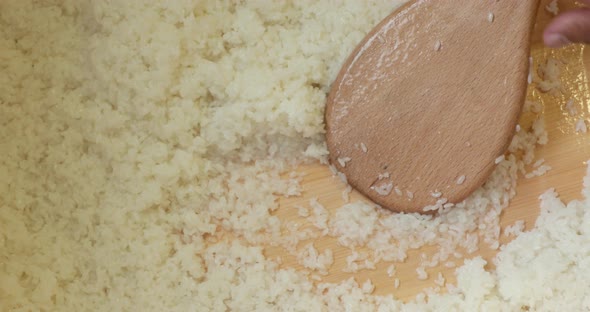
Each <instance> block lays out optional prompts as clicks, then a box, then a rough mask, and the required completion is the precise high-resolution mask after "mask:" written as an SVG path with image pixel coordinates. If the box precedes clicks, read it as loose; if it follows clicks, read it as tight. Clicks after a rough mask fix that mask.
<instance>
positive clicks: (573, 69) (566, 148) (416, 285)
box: [265, 1, 590, 300]
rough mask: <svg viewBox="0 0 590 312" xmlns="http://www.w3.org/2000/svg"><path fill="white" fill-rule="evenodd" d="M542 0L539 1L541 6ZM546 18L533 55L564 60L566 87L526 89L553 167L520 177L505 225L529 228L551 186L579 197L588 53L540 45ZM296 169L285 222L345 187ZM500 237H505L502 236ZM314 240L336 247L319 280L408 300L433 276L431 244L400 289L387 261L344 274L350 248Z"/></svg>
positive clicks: (401, 273)
mask: <svg viewBox="0 0 590 312" xmlns="http://www.w3.org/2000/svg"><path fill="white" fill-rule="evenodd" d="M546 2H547V1H545V3H544V4H542V5H545V4H546ZM568 4H569V5H572V2H565V3H560V5H561V7H562V8H564V6H565V5H568ZM549 17H550V15H549V14H548V13H547V12H545V11H544V10H542V9H541V12H540V14H539V20H538V22H537V30H536V31H535V33H534V36H533V45H532V55H533V56H534V57H535V60H536V63H537V64H539V63H541V62H544V61H545V60H547V59H548V58H550V57H555V58H559V59H563V60H565V61H566V64H565V65H564V68H565V70H564V72H563V73H562V78H563V79H562V81H563V83H564V88H563V90H562V91H561V92H559V93H557V94H541V93H539V92H536V91H534V88H529V91H528V92H529V94H528V96H529V97H534V98H536V99H537V100H539V101H541V102H543V104H544V111H543V115H544V117H545V120H546V127H547V130H548V132H549V144H548V145H546V146H542V147H539V148H538V158H544V159H545V160H546V163H547V164H549V165H550V166H552V167H553V169H552V170H551V171H550V172H548V173H547V174H546V175H544V176H542V177H538V178H533V179H524V178H521V179H520V180H519V185H518V187H517V196H516V197H515V198H514V200H513V201H512V203H511V205H510V207H509V208H508V209H506V210H505V211H504V213H503V215H502V221H501V223H502V226H503V227H504V226H506V225H510V224H513V223H514V222H515V221H516V220H525V222H526V228H527V229H531V228H532V227H533V226H534V222H535V220H536V217H537V215H538V213H539V207H538V197H539V195H540V194H541V193H543V192H544V191H546V190H547V189H549V188H555V189H556V190H557V192H559V194H560V195H561V198H562V199H563V200H565V201H569V200H572V199H576V198H581V194H580V191H581V182H582V178H583V176H584V174H585V168H586V165H585V161H586V160H588V159H590V134H582V133H576V132H575V131H574V124H575V122H576V121H577V120H578V118H579V117H584V118H588V117H589V116H590V114H589V113H588V110H589V106H590V91H589V90H590V89H589V86H588V80H587V78H586V74H585V72H586V71H588V70H590V55H584V57H583V58H582V54H583V53H584V49H583V47H580V46H577V47H571V48H568V49H564V50H559V51H552V50H547V49H544V48H543V46H542V44H541V43H540V38H541V37H540V29H542V28H543V26H544V25H545V23H546V22H547V20H548V19H549ZM569 99H574V100H575V103H576V105H577V107H578V111H579V112H580V114H579V116H578V117H571V116H569V115H568V114H567V112H566V110H565V108H564V106H565V103H566V102H567V101H568V100H569ZM523 122H526V121H523ZM298 171H299V172H301V173H303V174H304V181H303V188H304V194H303V196H301V197H296V198H287V199H281V201H280V208H279V209H278V210H277V212H276V215H277V216H279V217H280V218H281V220H282V221H283V222H289V221H293V222H298V223H302V224H303V223H304V222H303V221H302V218H300V217H299V216H298V215H297V210H296V208H295V206H296V205H307V204H308V202H309V199H311V198H314V197H317V198H318V200H319V201H320V202H321V203H322V204H324V206H326V208H327V209H328V210H330V211H331V212H333V211H335V210H336V209H337V208H339V207H340V206H341V205H342V204H343V201H342V198H341V192H342V190H343V189H344V187H345V186H344V184H343V183H342V182H340V181H339V180H338V179H337V178H334V177H332V174H331V172H330V171H329V169H328V168H327V167H326V166H324V165H319V164H317V165H309V166H305V167H301V168H299V169H298ZM351 197H352V200H356V199H364V197H363V196H362V195H361V194H359V193H356V192H353V194H352V195H351ZM503 241H504V242H506V241H507V240H506V239H505V238H503ZM313 243H314V245H315V247H316V248H317V249H318V250H320V251H322V250H324V249H326V248H330V249H331V250H333V251H334V258H335V263H334V265H333V266H332V267H331V269H330V272H329V274H328V275H327V276H324V277H322V281H323V282H340V281H343V280H345V279H348V278H354V279H356V281H357V282H359V283H363V282H364V281H365V280H367V279H371V281H372V282H373V283H374V284H375V285H376V291H375V293H376V294H394V295H395V296H396V297H398V298H401V299H403V300H408V299H411V298H413V297H414V296H415V295H416V294H417V293H419V292H420V291H422V290H423V289H424V288H425V287H430V286H433V279H432V278H430V279H429V280H426V281H420V280H417V279H416V273H415V269H416V267H417V266H418V263H419V253H422V252H425V253H428V252H429V251H430V250H429V248H425V249H422V250H418V251H413V252H410V253H409V257H408V260H407V261H406V262H405V263H401V264H396V268H397V274H396V277H397V278H399V279H400V281H401V284H400V287H399V288H398V289H395V288H394V287H393V279H392V278H389V277H388V276H387V274H386V270H387V267H388V266H389V265H390V264H389V263H380V264H379V265H378V266H377V268H376V269H375V270H365V271H361V272H359V273H356V274H349V273H344V272H342V268H343V267H345V258H346V256H347V255H348V254H349V253H350V251H349V250H348V249H345V248H342V247H340V246H338V244H337V242H336V240H335V239H333V238H331V237H324V238H321V239H318V240H315V241H314V242H313ZM265 252H266V255H267V256H268V257H270V258H274V257H280V258H281V259H282V263H283V264H282V267H284V268H295V269H297V270H302V271H304V269H303V268H302V267H301V266H300V265H299V264H298V263H297V259H295V258H294V257H292V256H290V255H288V254H287V253H286V252H285V250H283V249H282V248H279V247H268V248H267V249H266V251H265ZM495 253H496V252H495V251H491V250H488V249H486V248H484V247H483V246H482V249H481V250H480V251H479V252H478V253H477V254H476V255H481V256H482V257H484V258H485V259H488V260H489V259H491V258H493V256H494V255H495ZM472 256H475V255H472ZM470 257H471V256H470ZM438 272H441V273H442V274H443V275H444V276H445V278H446V279H447V280H448V281H450V282H453V281H454V275H453V272H454V269H448V268H444V267H438V268H434V269H432V270H429V271H428V273H429V275H430V276H431V277H436V275H437V274H438Z"/></svg>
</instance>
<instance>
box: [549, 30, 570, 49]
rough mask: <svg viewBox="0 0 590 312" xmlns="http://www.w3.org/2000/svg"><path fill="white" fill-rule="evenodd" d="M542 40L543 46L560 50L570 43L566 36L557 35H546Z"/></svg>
mask: <svg viewBox="0 0 590 312" xmlns="http://www.w3.org/2000/svg"><path fill="white" fill-rule="evenodd" d="M544 39H545V45H546V46H548V47H550V48H561V47H564V46H566V45H568V44H571V43H572V41H571V40H569V39H568V38H567V37H566V36H564V35H562V34H557V33H554V34H546V35H545V38H544Z"/></svg>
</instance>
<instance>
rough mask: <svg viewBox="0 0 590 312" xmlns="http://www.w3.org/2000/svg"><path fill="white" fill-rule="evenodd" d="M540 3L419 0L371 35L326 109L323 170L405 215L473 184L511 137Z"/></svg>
mask: <svg viewBox="0 0 590 312" xmlns="http://www.w3.org/2000/svg"><path fill="white" fill-rule="evenodd" d="M538 3H539V1H538V0H526V1H525V0H520V1H503V2H496V1H472V0H463V1H457V0H444V1H434V0H417V1H411V2H409V3H408V4H407V5H405V6H403V7H402V8H400V9H399V10H397V11H396V12H394V13H393V14H391V15H390V16H389V17H388V18H386V19H384V20H383V21H382V22H381V23H380V24H379V25H378V26H377V27H376V28H375V29H373V30H372V31H371V32H370V33H369V34H368V35H367V37H366V38H365V39H364V40H363V41H362V42H361V43H360V44H359V46H358V47H357V48H356V50H355V52H353V53H352V55H351V57H350V58H349V59H348V61H347V62H345V63H344V65H343V67H342V71H341V72H340V74H339V75H338V77H337V79H336V81H335V82H334V84H333V85H332V90H331V92H330V96H329V98H328V102H327V106H326V128H327V135H326V139H327V144H328V149H329V150H330V158H331V162H332V164H333V165H335V166H336V167H337V169H338V170H339V171H340V172H343V173H344V174H345V175H346V177H347V178H348V182H349V184H350V185H352V186H353V187H354V188H355V189H357V190H358V191H360V192H361V193H363V194H365V196H367V197H369V198H371V199H372V200H373V201H374V202H376V203H378V204H379V205H381V206H383V207H385V208H389V209H392V210H394V211H403V212H423V211H422V209H423V207H425V206H427V205H434V204H435V203H436V202H437V200H438V198H436V197H437V196H432V195H431V194H432V193H441V194H439V195H438V196H439V197H440V196H442V198H446V199H447V200H448V201H449V202H452V203H457V202H460V201H462V200H463V199H465V198H466V197H467V196H468V195H469V194H471V193H472V192H473V191H474V190H475V189H477V188H478V187H480V186H481V185H482V184H483V183H484V182H485V181H486V180H487V178H488V176H489V174H490V173H491V172H492V170H493V169H494V168H495V167H496V164H495V159H496V158H498V157H499V156H501V155H503V154H504V152H505V151H506V149H507V148H508V145H509V143H510V139H511V138H512V136H514V131H515V130H514V129H515V126H516V123H517V121H518V116H519V113H520V111H521V108H522V104H523V103H524V98H525V95H526V92H525V90H526V80H527V75H528V68H529V61H528V56H529V52H530V51H529V48H530V34H531V30H532V28H533V24H534V21H535V13H536V9H537V6H538ZM507 31H508V33H507ZM338 159H340V161H338ZM344 159H347V160H349V161H348V162H347V163H346V164H345V162H344ZM459 179H461V180H464V181H462V182H461V183H458V182H457V181H458V180H459ZM394 186H395V187H396V188H395V189H394ZM408 192H409V193H408Z"/></svg>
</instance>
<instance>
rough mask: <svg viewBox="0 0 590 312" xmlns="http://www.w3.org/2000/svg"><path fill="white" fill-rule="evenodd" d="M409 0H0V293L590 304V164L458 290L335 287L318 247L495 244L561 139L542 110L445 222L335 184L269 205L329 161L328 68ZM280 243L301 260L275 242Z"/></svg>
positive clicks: (102, 307) (336, 304) (134, 299)
mask: <svg viewBox="0 0 590 312" xmlns="http://www.w3.org/2000/svg"><path fill="white" fill-rule="evenodd" d="M401 2H403V1H393V2H392V1H385V0H377V1H368V2H366V1H352V0H350V1H348V0H347V1H342V2H339V3H338V4H337V5H336V4H334V3H331V2H327V1H293V2H284V1H264V0H257V1H247V2H223V1H221V2H220V1H216V0H210V1H207V0H203V1H139V2H137V1H110V2H96V1H89V0H75V1H74V0H66V1H57V0H45V1H33V0H6V1H1V2H0V150H2V153H0V176H1V177H3V179H0V194H2V195H0V310H2V311H11V310H15V311H28V310H33V311H36V310H48V311H136V310H141V311H219V310H221V311H225V310H231V311H254V310H256V311H259V310H280V309H285V310H287V309H289V310H292V311H339V310H344V309H349V310H353V311H373V310H378V309H382V310H383V311H387V310H400V309H402V308H403V309H404V310H406V311H412V310H417V311H435V310H436V311H449V310H453V309H456V310H464V311H475V310H486V309H487V310H493V311H502V310H518V309H520V308H521V307H525V306H527V307H528V308H530V309H533V310H539V311H543V310H546V311H555V310H581V309H582V308H586V307H588V300H587V299H586V298H587V297H588V294H587V293H586V292H587V291H586V290H587V289H590V285H589V283H590V282H589V281H590V278H589V277H590V276H589V274H590V267H589V265H588V264H587V263H586V262H585V261H584V259H587V258H588V256H589V255H588V251H587V250H586V249H587V248H584V246H587V245H590V244H589V243H590V234H589V233H588V231H587V230H586V229H587V228H588V226H587V224H588V223H589V222H590V221H588V220H590V215H589V214H587V213H586V211H587V210H588V209H587V207H589V206H590V199H588V197H590V196H589V195H590V182H588V181H590V178H587V180H588V181H586V184H585V193H584V194H585V196H586V198H587V199H585V200H583V201H573V202H571V203H570V204H568V205H567V206H566V205H564V204H562V203H561V202H560V201H559V200H558V199H557V198H556V194H555V193H553V192H548V193H546V194H545V195H544V196H543V197H542V204H541V209H542V213H541V217H540V218H539V220H538V221H537V225H536V227H535V228H534V229H533V230H532V231H530V232H528V233H523V234H521V235H519V236H518V237H517V238H516V239H515V240H514V241H513V242H511V243H510V244H508V245H506V246H505V247H504V248H503V250H502V251H500V252H499V254H498V256H497V258H496V263H495V264H496V267H497V269H496V271H493V272H487V271H485V270H484V265H485V261H483V260H482V259H479V258H476V259H474V260H468V261H467V262H466V264H465V265H464V266H462V267H460V268H459V269H458V270H457V281H458V282H457V285H456V287H454V286H451V285H450V284H448V283H447V286H446V287H447V289H449V293H448V294H437V293H436V292H431V293H430V295H429V296H428V298H427V296H426V295H425V294H422V295H420V296H418V297H417V298H416V299H415V300H414V301H412V302H409V303H405V304H404V303H402V302H401V301H398V300H396V299H395V298H394V297H393V296H391V295H388V296H376V295H373V294H372V293H373V292H374V290H375V287H374V286H375V285H373V283H372V282H371V281H366V282H364V283H363V284H362V285H359V284H358V283H357V281H355V280H354V279H353V278H351V279H347V280H344V281H342V282H340V283H336V284H334V283H326V282H321V279H322V278H321V275H322V274H327V273H328V271H329V269H330V267H331V265H332V263H333V262H334V261H336V257H337V254H336V253H334V252H332V251H331V250H329V249H320V248H319V246H320V245H319V244H309V243H307V244H302V242H304V241H309V240H311V239H314V240H319V239H320V238H321V237H322V235H326V236H330V237H333V239H335V240H337V241H338V242H339V243H340V244H341V245H342V246H344V247H347V248H349V249H350V253H349V254H347V255H346V259H345V261H346V262H347V268H346V269H345V270H346V271H348V272H358V271H359V270H365V269H376V263H378V262H380V261H389V262H394V261H403V260H404V259H406V257H407V251H408V250H409V249H414V248H420V247H422V246H425V245H429V244H430V245H435V246H438V247H439V250H438V252H437V253H436V254H435V255H434V256H432V257H426V258H425V259H423V263H424V265H425V267H426V266H427V267H430V266H432V265H435V264H438V263H445V265H446V266H451V264H452V265H453V266H454V265H455V262H454V261H452V259H450V258H451V257H454V256H456V257H462V256H463V255H462V254H459V253H458V252H457V251H456V250H455V249H456V247H463V248H464V249H465V250H466V251H467V252H475V250H477V248H478V242H479V241H480V240H481V241H482V242H483V243H485V244H488V246H490V247H492V248H493V247H494V246H496V247H497V246H498V238H499V235H500V225H499V216H500V214H501V213H502V210H503V209H504V208H505V207H507V205H508V202H509V200H510V198H512V197H513V196H514V195H515V183H516V182H515V181H516V177H517V174H518V173H521V174H524V173H525V169H526V167H527V166H528V165H530V164H531V163H532V162H533V160H534V146H535V145H536V144H544V143H546V142H547V136H546V133H545V131H544V127H543V123H542V120H541V119H538V121H536V122H535V123H534V125H533V127H532V128H531V130H530V131H520V132H519V133H518V134H517V136H516V137H515V138H514V139H513V141H512V144H511V146H510V149H509V151H508V154H507V157H506V160H505V161H502V162H501V163H499V165H498V168H497V169H496V170H495V172H494V173H493V174H492V176H491V178H490V180H489V181H488V182H487V183H486V184H485V185H484V186H483V187H482V188H480V189H479V190H477V191H476V192H475V194H474V195H472V196H471V197H469V198H468V199H467V200H466V201H465V202H463V203H459V204H457V205H456V207H455V208H453V209H451V210H447V211H443V212H441V214H440V216H438V217H433V216H421V215H406V214H393V213H390V212H388V211H385V210H382V209H376V207H375V206H374V205H371V204H368V203H365V202H353V203H350V204H348V205H345V206H343V207H341V208H339V209H337V210H336V211H332V212H331V211H328V210H327V209H326V208H325V207H324V206H323V205H322V203H320V200H321V199H314V200H311V201H310V204H309V206H310V207H309V208H307V207H302V208H299V209H297V213H295V214H296V215H297V214H298V215H299V216H301V220H303V221H305V222H307V224H311V225H312V226H311V227H307V226H306V225H304V224H303V221H302V222H299V221H293V220H290V221H284V220H281V219H280V218H278V217H277V216H276V215H275V214H274V212H275V211H276V210H277V209H280V208H279V207H278V204H277V196H279V195H282V196H300V195H301V194H302V193H303V190H302V189H301V186H300V183H299V182H300V178H299V177H297V176H290V177H289V178H288V179H282V178H281V173H282V172H284V171H285V170H287V169H288V168H290V166H291V165H292V164H296V163H301V162H303V161H324V162H325V160H326V159H325V156H326V148H325V143H324V141H323V129H324V125H323V105H324V102H325V97H326V92H327V90H328V88H329V84H330V82H331V80H332V79H333V78H334V77H335V75H336V73H337V71H338V69H339V67H340V65H341V64H342V62H343V61H344V59H345V58H346V57H347V55H348V54H349V53H350V51H351V50H352V49H353V48H354V46H355V45H356V43H357V42H359V40H360V39H361V38H362V37H363V36H364V34H365V33H366V32H367V31H369V30H370V28H371V27H372V26H373V25H374V24H376V23H377V22H378V21H379V20H380V19H381V18H383V17H384V16H385V15H386V14H387V13H388V12H390V11H391V10H392V9H393V8H394V7H396V6H398V5H400V4H401ZM555 64H556V65H557V63H555ZM556 72H557V71H556V68H550V69H547V70H545V71H544V73H545V74H546V75H544V76H547V77H549V76H551V74H555V73H556ZM551 77H553V76H551ZM547 86H551V87H552V88H558V87H557V86H554V85H553V84H552V83H548V84H547ZM539 105H540V104H539V103H535V102H529V103H528V104H527V107H526V108H525V111H529V112H533V113H538V112H540V111H541V110H542V107H539ZM335 183H336V182H335ZM407 197H408V198H409V199H411V198H412V197H413V193H411V192H407ZM586 219H588V220H586ZM480 225H485V226H480ZM269 244H273V245H276V246H280V247H281V248H283V249H284V250H285V253H286V254H291V255H295V256H296V257H298V258H297V259H298V261H299V262H300V264H301V265H302V266H303V267H305V268H306V269H307V271H305V270H303V271H297V270H294V269H291V268H284V267H280V263H282V260H281V259H279V258H276V259H275V258H270V257H265V254H264V251H265V247H266V246H268V245H269ZM360 246H362V247H363V248H365V249H366V251H359V250H355V248H358V247H360ZM423 270H424V274H427V272H426V271H427V270H426V269H425V268H423ZM419 275H420V276H423V274H422V271H420V272H419ZM314 281H315V282H317V283H316V284H314V283H313V282H314ZM441 281H442V280H441V279H439V282H440V283H443V282H441ZM392 284H393V287H395V288H397V287H399V285H400V280H399V279H397V278H396V279H395V280H394V281H393V282H392ZM571 285H577V287H570V286H571ZM426 299H428V301H426Z"/></svg>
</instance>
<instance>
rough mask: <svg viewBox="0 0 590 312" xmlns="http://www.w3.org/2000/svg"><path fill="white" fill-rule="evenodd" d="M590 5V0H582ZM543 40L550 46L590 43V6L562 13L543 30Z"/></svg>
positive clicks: (558, 46)
mask: <svg viewBox="0 0 590 312" xmlns="http://www.w3.org/2000/svg"><path fill="white" fill-rule="evenodd" d="M580 2H582V3H584V4H586V5H589V6H590V0H580ZM543 41H544V42H545V45H546V46H548V47H550V48H561V47H563V46H566V45H568V44H571V43H590V7H584V8H578V9H573V10H569V11H565V12H563V13H560V14H559V15H557V17H555V18H554V19H553V21H551V23H550V24H549V25H548V26H547V28H545V31H544V32H543Z"/></svg>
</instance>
